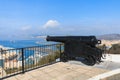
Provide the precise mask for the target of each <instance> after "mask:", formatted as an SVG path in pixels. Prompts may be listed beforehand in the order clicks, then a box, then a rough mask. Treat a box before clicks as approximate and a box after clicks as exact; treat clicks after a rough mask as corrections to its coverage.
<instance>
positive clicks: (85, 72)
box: [4, 62, 108, 80]
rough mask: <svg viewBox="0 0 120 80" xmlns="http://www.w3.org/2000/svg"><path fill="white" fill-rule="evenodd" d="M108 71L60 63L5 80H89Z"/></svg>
mask: <svg viewBox="0 0 120 80" xmlns="http://www.w3.org/2000/svg"><path fill="white" fill-rule="evenodd" d="M105 72H108V70H104V69H99V68H94V67H91V66H81V65H76V64H69V63H63V62H58V63H55V64H52V65H49V66H45V67H42V68H39V69H35V70H32V71H29V72H26V73H24V74H19V75H16V76H13V77H10V78H6V79H4V80H87V79H89V78H91V77H93V76H96V75H98V74H102V73H105Z"/></svg>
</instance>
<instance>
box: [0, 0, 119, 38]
mask: <svg viewBox="0 0 120 80" xmlns="http://www.w3.org/2000/svg"><path fill="white" fill-rule="evenodd" d="M109 33H120V0H0V39H29V38H32V36H36V35H101V34H109Z"/></svg>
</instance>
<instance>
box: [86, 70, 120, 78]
mask: <svg viewBox="0 0 120 80" xmlns="http://www.w3.org/2000/svg"><path fill="white" fill-rule="evenodd" d="M88 80H120V69H116V70H113V71H109V72H106V73H103V74H100V75H97V76H94V77H92V78H90V79H88Z"/></svg>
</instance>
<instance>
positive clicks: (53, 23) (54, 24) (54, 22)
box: [43, 20, 60, 28]
mask: <svg viewBox="0 0 120 80" xmlns="http://www.w3.org/2000/svg"><path fill="white" fill-rule="evenodd" d="M59 25H60V23H59V22H58V21H57V20H49V21H47V22H46V23H45V24H44V25H43V28H55V27H58V26H59Z"/></svg>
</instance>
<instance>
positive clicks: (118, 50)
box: [109, 44, 120, 54]
mask: <svg viewBox="0 0 120 80" xmlns="http://www.w3.org/2000/svg"><path fill="white" fill-rule="evenodd" d="M109 53H111V54H120V44H114V45H112V47H111V48H110V49H109Z"/></svg>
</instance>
